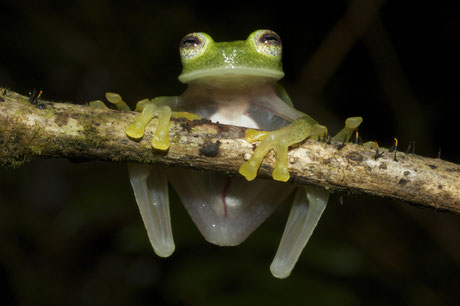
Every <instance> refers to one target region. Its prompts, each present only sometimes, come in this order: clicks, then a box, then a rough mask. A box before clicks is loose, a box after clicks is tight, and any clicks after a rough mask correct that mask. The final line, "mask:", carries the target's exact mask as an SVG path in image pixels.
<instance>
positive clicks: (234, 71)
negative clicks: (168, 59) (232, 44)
mask: <svg viewBox="0 0 460 306" xmlns="http://www.w3.org/2000/svg"><path fill="white" fill-rule="evenodd" d="M283 76H284V72H282V71H278V70H273V69H265V68H254V67H233V66H230V67H218V68H210V69H201V70H195V71H191V72H183V73H182V74H181V75H179V81H181V82H182V83H189V82H190V81H195V80H198V79H203V78H210V77H211V78H213V77H215V78H227V77H228V78H232V77H236V78H235V79H239V80H244V79H246V78H253V77H263V78H270V79H273V80H275V81H276V80H279V79H281V78H283Z"/></svg>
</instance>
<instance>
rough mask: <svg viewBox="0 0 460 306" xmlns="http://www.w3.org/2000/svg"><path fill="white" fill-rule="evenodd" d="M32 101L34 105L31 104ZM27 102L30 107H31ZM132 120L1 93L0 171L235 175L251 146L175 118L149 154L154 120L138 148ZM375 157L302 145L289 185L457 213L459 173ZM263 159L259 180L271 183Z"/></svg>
mask: <svg viewBox="0 0 460 306" xmlns="http://www.w3.org/2000/svg"><path fill="white" fill-rule="evenodd" d="M31 100H32V101H31ZM31 102H32V103H31ZM137 115H138V114H136V113H135V112H124V111H116V110H110V109H99V108H92V107H89V106H86V105H76V104H71V103H54V102H48V101H44V100H33V99H31V98H28V97H25V96H22V95H19V94H17V93H15V92H12V91H7V90H4V89H0V165H2V166H18V165H21V164H22V163H24V162H27V161H30V160H32V159H36V158H70V159H83V160H106V161H112V162H140V163H161V164H166V165H169V166H179V167H188V168H194V169H201V170H204V171H216V172H220V173H226V174H229V175H238V174H237V172H238V168H239V166H240V165H241V164H242V163H243V161H244V158H243V157H244V156H245V155H246V156H247V155H248V154H251V153H252V152H253V145H252V144H249V143H248V142H246V141H245V139H244V131H245V128H241V127H236V126H226V125H221V124H213V123H211V122H209V121H208V120H197V121H187V120H185V119H173V121H172V123H171V126H170V139H171V146H170V148H169V150H168V151H167V152H158V151H155V150H153V149H152V147H151V144H150V140H151V138H152V135H153V131H154V129H155V127H156V120H155V119H154V120H153V122H152V123H151V124H149V126H148V127H147V129H146V132H145V136H144V138H143V139H142V140H141V141H133V140H130V139H129V138H127V136H126V135H125V133H124V130H125V128H126V127H127V126H128V125H129V124H130V123H132V122H133V120H134V119H135V117H136V116H137ZM379 152H380V153H381V156H380V155H377V154H376V150H375V149H372V148H367V147H363V146H359V145H355V144H347V145H346V146H345V147H343V148H341V149H339V146H338V145H337V144H325V143H321V142H317V141H313V140H307V141H305V142H304V143H302V144H301V145H299V146H297V147H296V148H293V149H292V150H291V151H290V152H289V161H290V163H289V171H290V173H291V178H292V179H291V180H292V181H293V182H296V183H299V184H313V185H316V186H320V187H322V188H326V189H328V190H330V191H331V192H334V191H347V192H355V193H356V192H358V193H366V194H371V195H376V196H383V197H389V198H392V199H399V200H402V201H404V202H410V203H414V204H418V205H422V206H428V207H432V208H435V209H438V210H444V211H450V212H454V213H457V214H459V213H460V188H459V187H460V166H459V165H456V164H453V163H450V162H447V161H443V160H441V159H433V158H426V157H421V156H417V155H414V154H405V153H401V152H398V153H397V154H396V159H395V154H394V152H389V151H388V150H386V149H379ZM273 163H274V154H273V153H269V154H268V156H267V157H266V158H265V160H264V163H263V164H262V166H261V168H260V171H259V177H265V178H270V177H271V170H272V165H273Z"/></svg>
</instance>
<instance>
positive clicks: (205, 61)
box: [179, 31, 284, 83]
mask: <svg viewBox="0 0 460 306" xmlns="http://www.w3.org/2000/svg"><path fill="white" fill-rule="evenodd" d="M258 32H260V31H255V32H254V33H252V34H251V35H249V37H248V38H247V39H246V40H238V41H232V42H215V41H214V40H213V39H212V38H211V37H210V36H209V35H207V34H205V33H192V34H195V35H200V37H204V38H205V39H206V42H205V46H204V48H203V50H201V54H198V55H197V56H195V57H192V58H187V57H188V56H187V57H184V56H182V57H181V58H182V67H183V68H182V69H183V70H182V74H181V75H180V76H179V80H180V81H181V82H183V83H188V82H189V81H190V80H193V79H195V78H198V77H201V73H203V74H206V71H210V70H212V69H219V70H221V71H225V73H229V74H231V73H232V71H234V72H235V73H236V72H237V71H238V70H239V69H248V70H250V71H251V72H253V73H257V74H260V75H264V74H265V75H266V76H268V77H272V78H275V79H281V78H282V77H283V76H284V72H283V68H282V64H281V48H279V51H274V50H272V49H269V50H262V49H261V47H259V48H258V47H257V46H256V44H255V42H254V39H256V38H257V35H256V34H257V33H258ZM266 52H269V53H271V54H272V55H267V54H266ZM184 53H185V52H183V51H181V54H182V55H183V54H184ZM213 74H214V75H215V73H213Z"/></svg>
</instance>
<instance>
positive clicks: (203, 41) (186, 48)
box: [179, 33, 207, 60]
mask: <svg viewBox="0 0 460 306" xmlns="http://www.w3.org/2000/svg"><path fill="white" fill-rule="evenodd" d="M206 45H207V38H206V36H205V35H204V34H203V33H190V34H188V35H186V36H185V37H184V38H182V40H181V42H180V45H179V50H180V56H181V57H182V58H183V59H186V60H187V59H191V58H194V57H196V56H198V55H200V54H202V53H203V52H204V50H205V49H206Z"/></svg>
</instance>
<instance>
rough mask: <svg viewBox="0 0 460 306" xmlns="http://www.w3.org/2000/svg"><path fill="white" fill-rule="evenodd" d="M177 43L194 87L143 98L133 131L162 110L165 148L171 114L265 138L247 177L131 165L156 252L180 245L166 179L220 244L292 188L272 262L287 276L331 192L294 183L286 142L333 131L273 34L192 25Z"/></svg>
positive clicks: (239, 235)
mask: <svg viewBox="0 0 460 306" xmlns="http://www.w3.org/2000/svg"><path fill="white" fill-rule="evenodd" d="M179 50H180V56H181V59H182V67H183V70H182V73H181V74H180V75H179V81H181V82H182V83H185V84H187V85H188V87H187V89H186V90H185V92H184V93H182V94H181V95H180V96H174V97H157V98H155V99H152V100H148V99H144V100H141V101H139V102H138V103H137V106H136V111H139V112H141V114H140V116H139V117H138V118H137V119H136V121H135V122H133V123H132V124H131V125H130V126H129V127H128V128H127V129H126V134H127V135H128V136H129V137H130V138H132V139H136V140H137V139H140V138H142V137H143V136H144V129H145V127H146V125H147V124H148V123H149V122H150V121H151V120H152V119H153V118H155V117H156V118H157V120H158V126H157V129H156V131H155V135H154V136H153V138H152V146H153V148H155V149H157V150H167V149H168V148H169V136H168V130H169V122H170V118H171V117H185V118H187V119H189V120H194V119H197V118H206V119H209V120H211V121H212V122H219V123H220V124H228V125H236V126H242V127H246V128H248V130H247V131H246V139H247V140H248V141H250V142H259V141H260V143H259V144H258V146H257V148H256V150H255V151H254V153H253V155H252V156H251V158H250V159H249V160H247V161H245V162H244V163H243V164H242V166H241V168H240V170H239V172H240V174H241V176H232V177H230V176H225V175H221V174H215V173H205V172H199V171H195V170H188V169H179V168H167V167H164V166H160V165H146V164H130V165H129V175H130V180H131V184H132V187H133V189H134V194H135V197H136V201H137V203H138V205H139V209H140V212H141V215H142V218H143V221H144V224H145V227H146V229H147V233H148V236H149V239H150V242H151V244H152V246H153V249H154V251H155V252H156V253H157V255H159V256H162V257H167V256H169V255H171V254H172V253H173V251H174V248H175V245H174V241H173V236H172V230H171V221H170V213H169V199H168V181H169V182H170V183H171V184H172V186H173V187H174V189H175V190H176V192H177V194H178V195H179V197H180V199H181V201H182V202H183V204H184V206H185V208H186V209H187V211H188V213H189V214H190V216H191V218H192V219H193V221H194V222H195V224H196V225H197V227H198V229H199V231H200V232H201V234H202V235H203V236H204V237H205V239H206V240H207V241H209V242H211V243H214V244H216V245H221V246H234V245H238V244H240V243H241V242H243V241H244V240H245V239H246V238H247V237H248V236H249V235H250V234H251V233H252V232H253V231H254V230H255V229H256V228H257V227H258V226H259V225H260V224H261V223H262V222H264V221H265V220H266V218H267V217H268V216H270V215H271V214H272V213H273V211H274V210H275V209H276V208H277V207H278V206H279V205H280V204H281V203H282V202H283V201H284V200H285V199H286V198H287V197H288V196H289V194H291V193H292V192H293V191H295V192H296V194H295V196H294V202H293V204H292V208H291V212H290V215H289V218H288V221H287V224H286V228H285V230H284V233H283V236H282V238H281V242H280V245H279V247H278V251H277V252H276V255H275V258H274V260H273V262H272V264H271V267H270V270H271V272H272V274H273V275H274V276H275V277H278V278H285V277H287V276H289V274H290V273H291V271H292V269H293V268H294V265H295V264H296V262H297V260H298V258H299V256H300V254H301V252H302V250H303V248H304V247H305V245H306V244H307V242H308V240H309V238H310V236H311V234H312V232H313V230H314V228H315V227H316V225H317V223H318V221H319V219H320V217H321V214H322V213H323V211H324V209H325V207H326V204H327V201H328V197H329V193H328V192H327V191H326V190H323V189H319V188H316V187H313V186H296V185H294V184H292V183H287V181H288V180H289V172H288V159H287V152H288V148H289V147H290V146H292V145H294V144H297V143H299V142H302V141H303V140H305V139H307V138H318V137H321V136H324V135H325V134H326V133H327V129H326V127H325V126H323V125H320V124H318V123H317V122H316V121H315V120H314V119H313V118H311V117H310V116H308V115H307V114H304V113H302V112H300V111H298V110H296V109H295V108H294V107H293V104H292V102H291V100H290V98H289V96H288V95H287V93H286V91H285V90H284V88H283V87H282V86H281V85H280V84H279V82H278V81H279V80H280V79H281V78H282V77H283V76H284V72H283V69H282V63H281V55H282V45H281V39H280V37H279V36H278V35H277V34H276V33H275V32H273V31H271V30H257V31H255V32H253V33H251V34H250V35H249V36H248V38H247V39H246V40H239V41H232V42H215V41H214V40H213V39H212V38H211V37H210V36H209V35H208V34H206V33H201V32H197V33H191V34H188V35H186V36H185V37H184V38H183V39H182V41H181V42H180V48H179ZM106 97H107V99H108V100H109V101H110V102H112V103H114V104H116V105H117V107H118V108H119V109H127V108H128V107H127V105H126V104H125V103H124V102H123V100H122V98H121V97H120V96H119V95H118V94H114V93H107V94H106ZM128 109H129V108H128ZM361 121H362V119H361V118H360V117H353V118H349V119H347V121H346V124H345V128H344V129H343V130H342V131H341V132H339V133H338V134H337V135H336V136H335V137H334V138H335V139H337V140H339V141H341V142H342V141H348V139H349V138H350V135H351V134H352V132H353V131H354V130H355V129H356V128H357V127H358V125H359V124H360V123H361ZM270 150H274V151H275V153H276V163H275V166H274V169H273V179H274V180H262V179H257V178H256V176H257V171H258V168H259V166H260V164H261V162H262V160H263V158H264V157H265V155H266V154H267V153H268V152H269V151H270ZM242 162H243V160H242Z"/></svg>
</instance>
